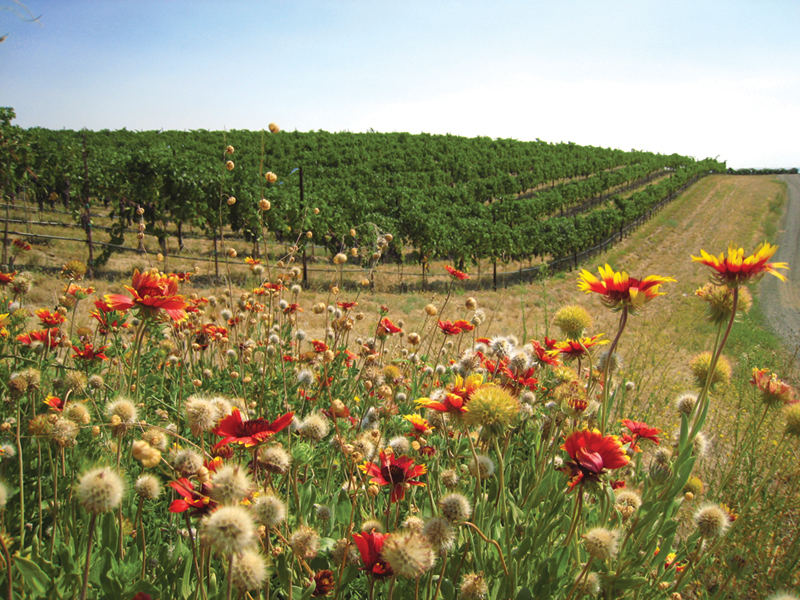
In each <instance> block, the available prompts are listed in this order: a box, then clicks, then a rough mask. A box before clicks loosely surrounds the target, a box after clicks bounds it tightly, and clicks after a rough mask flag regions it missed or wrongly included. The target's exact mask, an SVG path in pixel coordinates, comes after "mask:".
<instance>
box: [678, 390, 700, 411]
mask: <svg viewBox="0 0 800 600" xmlns="http://www.w3.org/2000/svg"><path fill="white" fill-rule="evenodd" d="M695 404H697V394H694V393H692V392H686V393H684V394H681V395H680V396H678V397H677V398H675V410H676V411H677V412H678V414H679V415H681V414H683V415H686V416H687V417H688V416H689V415H691V414H692V411H693V410H694V406H695Z"/></svg>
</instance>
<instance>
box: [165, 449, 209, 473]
mask: <svg viewBox="0 0 800 600" xmlns="http://www.w3.org/2000/svg"><path fill="white" fill-rule="evenodd" d="M170 462H171V463H172V468H173V469H175V470H176V471H177V472H178V473H180V475H181V476H183V477H191V476H192V475H194V474H195V473H197V471H199V470H200V467H202V466H203V457H202V456H200V454H199V453H197V452H195V451H194V450H177V451H175V452H173V453H172V456H171V457H170Z"/></svg>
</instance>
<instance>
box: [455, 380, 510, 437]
mask: <svg viewBox="0 0 800 600" xmlns="http://www.w3.org/2000/svg"><path fill="white" fill-rule="evenodd" d="M518 415H519V402H518V401H517V399H516V398H514V396H512V395H511V393H510V392H509V391H508V390H506V389H505V388H501V387H499V386H496V385H484V386H482V387H480V388H478V390H477V391H475V392H474V393H473V394H472V397H471V398H470V401H469V410H468V411H467V412H465V413H464V415H463V417H462V418H463V421H464V423H465V424H466V425H467V426H473V425H477V426H480V427H482V428H483V432H484V433H485V434H486V435H490V436H495V435H501V434H503V433H505V432H506V431H507V430H508V428H509V427H510V426H511V425H512V424H514V422H516V420H517V416H518Z"/></svg>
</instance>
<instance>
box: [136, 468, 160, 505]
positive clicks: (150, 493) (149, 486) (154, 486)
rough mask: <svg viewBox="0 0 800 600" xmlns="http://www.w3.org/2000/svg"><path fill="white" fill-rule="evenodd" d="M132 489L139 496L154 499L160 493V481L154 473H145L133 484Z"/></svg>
mask: <svg viewBox="0 0 800 600" xmlns="http://www.w3.org/2000/svg"><path fill="white" fill-rule="evenodd" d="M133 491H135V492H136V495H138V496H139V497H140V498H144V499H145V500H155V499H156V498H158V496H159V494H161V481H160V480H159V479H158V477H156V476H155V475H150V474H149V473H148V474H145V475H142V476H140V477H139V479H137V480H136V483H134V484H133Z"/></svg>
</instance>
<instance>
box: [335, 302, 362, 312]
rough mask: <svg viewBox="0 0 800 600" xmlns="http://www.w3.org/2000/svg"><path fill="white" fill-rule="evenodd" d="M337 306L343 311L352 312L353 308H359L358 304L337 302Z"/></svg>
mask: <svg viewBox="0 0 800 600" xmlns="http://www.w3.org/2000/svg"><path fill="white" fill-rule="evenodd" d="M336 306H338V307H339V308H341V309H342V310H350V309H351V308H353V307H355V306H358V302H337V303H336Z"/></svg>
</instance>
